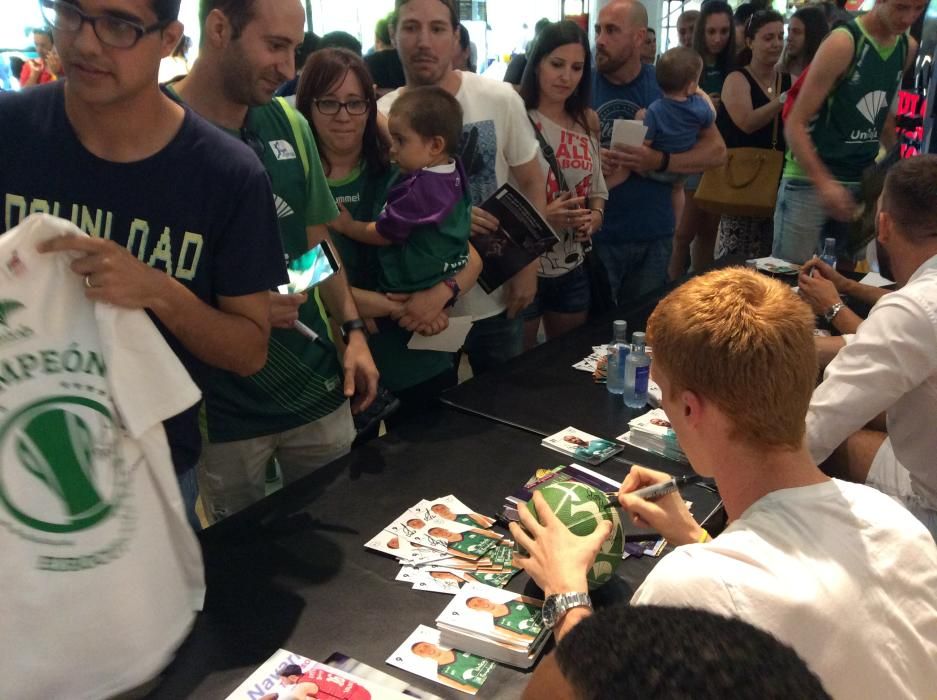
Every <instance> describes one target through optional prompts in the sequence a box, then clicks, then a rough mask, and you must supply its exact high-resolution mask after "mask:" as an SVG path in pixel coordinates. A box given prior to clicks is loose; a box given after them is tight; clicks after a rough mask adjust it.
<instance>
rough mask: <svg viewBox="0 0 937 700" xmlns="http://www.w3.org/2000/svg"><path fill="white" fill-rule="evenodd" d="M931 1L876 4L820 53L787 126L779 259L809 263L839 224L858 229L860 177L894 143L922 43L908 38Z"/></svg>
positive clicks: (778, 213) (777, 224) (777, 218)
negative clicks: (898, 102)
mask: <svg viewBox="0 0 937 700" xmlns="http://www.w3.org/2000/svg"><path fill="white" fill-rule="evenodd" d="M924 6H925V0H878V2H877V3H876V5H875V7H874V8H873V9H872V11H871V12H869V13H868V14H866V15H863V16H862V17H860V18H858V19H855V20H853V21H852V22H849V23H848V24H846V25H843V26H841V27H838V28H836V29H835V30H834V31H833V32H832V33H831V34H830V35H829V36H828V37H827V38H826V39H825V40H824V41H823V43H822V44H821V45H820V49H819V50H818V51H817V55H816V56H815V57H814V60H813V63H811V64H810V70H809V72H808V73H807V76H806V78H805V79H804V84H803V87H802V89H801V91H800V94H799V95H798V97H797V102H796V103H795V104H794V106H793V107H792V109H791V113H790V115H789V116H788V118H787V122H786V123H785V127H784V128H785V131H784V133H785V135H786V136H787V145H788V153H787V161H786V163H785V166H784V176H783V179H782V180H781V187H780V189H779V190H778V203H777V208H776V209H775V214H774V249H773V254H774V255H775V256H777V257H780V258H783V259H785V260H789V261H791V262H795V263H803V262H804V261H805V260H808V259H810V258H811V257H812V256H813V254H814V253H816V252H818V251H817V248H818V246H819V244H820V243H821V241H822V238H824V237H825V236H826V235H830V236H835V237H837V238H839V239H840V240H839V241H838V243H837V247H838V248H839V250H840V252H841V253H842V252H843V247H842V245H843V243H844V241H843V240H842V239H843V235H842V234H839V233H838V231H839V230H841V229H842V227H841V226H837V224H836V222H849V221H852V219H853V217H854V215H855V213H856V209H857V206H858V205H857V203H856V199H855V195H856V193H857V192H858V189H859V183H860V181H861V179H862V171H863V170H864V169H865V168H867V167H868V166H869V165H871V164H872V163H873V162H874V161H875V157H876V155H877V154H878V151H879V144H882V145H883V146H885V147H886V148H889V147H891V146H892V145H894V143H895V139H896V137H895V112H894V110H893V106H894V104H895V95H896V93H897V92H898V87H899V85H900V83H901V76H902V74H903V73H904V71H905V69H907V68H908V67H909V66H910V65H911V64H912V63H913V62H914V57H915V54H916V53H917V42H915V41H914V39H912V38H911V37H909V36H908V35H907V31H908V29H909V28H910V27H911V25H912V24H914V21H915V20H916V19H917V18H918V16H919V15H920V14H921V12H922V11H923V9H924Z"/></svg>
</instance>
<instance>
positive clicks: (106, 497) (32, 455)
mask: <svg viewBox="0 0 937 700" xmlns="http://www.w3.org/2000/svg"><path fill="white" fill-rule="evenodd" d="M117 439H118V432H117V429H116V426H115V425H114V422H113V419H112V417H111V414H110V411H108V409H107V408H106V407H105V406H103V405H102V404H100V403H98V402H96V401H93V400H91V399H86V398H81V397H74V396H59V397H55V398H51V399H44V400H42V401H39V402H37V403H34V404H31V405H29V406H27V407H26V408H24V409H22V410H20V411H18V412H17V413H15V414H14V415H12V416H11V417H10V418H8V419H7V420H6V421H5V422H4V423H3V425H2V426H0V458H2V459H0V506H2V507H3V509H4V510H6V512H7V514H8V515H9V516H11V517H12V518H13V520H14V521H15V522H16V523H17V524H19V525H21V526H23V527H24V528H27V529H29V530H33V531H38V532H41V533H50V534H70V533H78V532H81V531H83V530H87V529H89V528H93V527H94V526H96V525H97V524H99V523H101V522H102V521H104V520H105V519H107V518H108V517H109V516H111V515H112V514H113V512H114V510H115V508H116V507H117V505H118V504H119V502H120V500H121V498H122V495H123V492H124V481H125V478H124V475H123V469H122V461H121V460H120V458H119V450H118V448H117V443H116V441H117Z"/></svg>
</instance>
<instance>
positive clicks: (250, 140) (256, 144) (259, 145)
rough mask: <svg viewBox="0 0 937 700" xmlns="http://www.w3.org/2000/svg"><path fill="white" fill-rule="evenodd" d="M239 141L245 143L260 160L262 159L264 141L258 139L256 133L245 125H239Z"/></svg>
mask: <svg viewBox="0 0 937 700" xmlns="http://www.w3.org/2000/svg"><path fill="white" fill-rule="evenodd" d="M241 141H243V142H244V143H246V144H247V145H248V147H250V149H251V150H252V151H253V152H254V155H256V156H257V157H258V158H260V160H263V159H264V142H263V141H261V140H260V137H259V136H258V135H257V134H255V133H253V132H252V131H249V130H248V128H247V127H246V126H244V127H241Z"/></svg>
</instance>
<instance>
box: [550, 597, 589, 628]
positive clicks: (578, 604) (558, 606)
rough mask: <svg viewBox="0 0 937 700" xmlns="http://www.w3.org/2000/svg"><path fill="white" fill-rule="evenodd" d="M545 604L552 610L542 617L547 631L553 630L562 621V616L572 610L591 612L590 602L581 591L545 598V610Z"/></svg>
mask: <svg viewBox="0 0 937 700" xmlns="http://www.w3.org/2000/svg"><path fill="white" fill-rule="evenodd" d="M547 604H549V605H550V608H551V609H552V614H550V615H547V614H544V617H543V624H544V626H545V627H546V628H547V629H553V628H554V627H555V626H556V625H557V623H559V621H560V620H562V619H563V616H564V615H565V614H566V613H568V612H569V611H570V610H572V609H573V608H589V610H592V600H591V599H590V598H589V594H588V593H584V592H582V591H573V592H570V593H556V594H554V595H551V596H549V597H548V598H547V600H546V601H545V603H544V608H545V609H546V607H547Z"/></svg>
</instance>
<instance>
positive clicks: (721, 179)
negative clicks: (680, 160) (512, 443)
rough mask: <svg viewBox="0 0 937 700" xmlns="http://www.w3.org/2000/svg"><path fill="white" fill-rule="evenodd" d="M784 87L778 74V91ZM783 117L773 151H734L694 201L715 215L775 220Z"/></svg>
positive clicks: (774, 132) (703, 183)
mask: <svg viewBox="0 0 937 700" xmlns="http://www.w3.org/2000/svg"><path fill="white" fill-rule="evenodd" d="M780 86H781V75H780V73H779V74H778V80H777V89H780ZM780 121H781V113H780V112H778V114H777V115H775V117H774V129H773V130H772V136H771V148H730V149H728V151H727V152H726V162H725V164H723V165H721V166H720V167H718V168H713V169H712V170H707V171H706V172H704V173H703V177H702V179H701V180H700V184H699V187H698V188H697V189H696V195H695V196H694V200H695V201H696V204H697V205H698V206H699V207H700V208H701V209H704V210H706V211H708V212H711V213H713V214H727V215H729V216H753V217H758V218H768V217H771V216H774V206H775V204H776V203H777V200H778V184H779V183H780V181H781V171H782V170H783V168H784V152H783V151H779V150H777V149H776V146H777V143H778V128H779V123H780Z"/></svg>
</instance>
